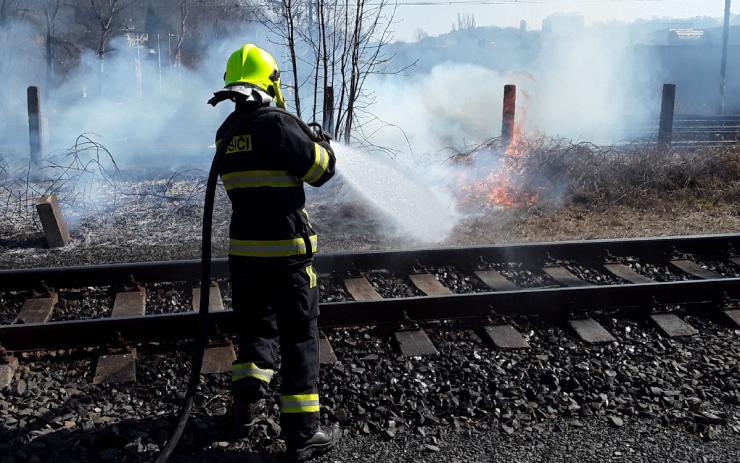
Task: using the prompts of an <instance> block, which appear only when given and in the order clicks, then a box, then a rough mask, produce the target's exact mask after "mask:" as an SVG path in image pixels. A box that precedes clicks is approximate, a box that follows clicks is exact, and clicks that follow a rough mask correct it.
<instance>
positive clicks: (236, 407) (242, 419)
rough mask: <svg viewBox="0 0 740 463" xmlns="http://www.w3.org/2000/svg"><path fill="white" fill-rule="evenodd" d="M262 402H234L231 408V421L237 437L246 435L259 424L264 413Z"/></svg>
mask: <svg viewBox="0 0 740 463" xmlns="http://www.w3.org/2000/svg"><path fill="white" fill-rule="evenodd" d="M262 403H263V401H262V400H259V401H257V402H247V401H244V400H238V399H237V400H234V403H233V405H232V406H231V419H232V423H233V430H234V433H235V434H236V435H242V434H245V433H246V431H248V428H250V427H252V426H254V425H255V424H257V422H259V419H260V413H261V411H262Z"/></svg>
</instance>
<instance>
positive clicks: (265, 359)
mask: <svg viewBox="0 0 740 463" xmlns="http://www.w3.org/2000/svg"><path fill="white" fill-rule="evenodd" d="M243 261H244V259H239V258H230V260H229V267H230V271H231V287H232V298H233V307H234V312H235V314H236V318H237V323H238V324H239V329H238V332H239V340H238V349H239V354H238V356H237V360H236V361H235V362H234V364H233V366H232V389H233V394H234V403H235V406H240V404H241V405H245V404H249V403H254V402H256V401H258V400H259V399H261V398H262V397H263V396H264V395H265V394H266V393H267V387H268V385H269V383H270V380H271V379H272V376H273V374H274V372H275V371H274V370H275V355H276V350H277V348H278V346H279V349H280V359H281V380H282V383H281V390H280V392H281V409H280V410H281V413H280V423H281V427H282V430H283V435H284V436H285V437H286V438H302V437H309V436H311V435H313V433H314V432H315V431H316V429H317V428H318V426H319V396H318V379H319V346H318V326H317V317H318V315H319V291H318V286H317V281H316V274H315V272H314V271H313V267H312V266H311V260H310V259H309V260H307V261H303V262H301V263H298V264H295V265H290V266H287V267H274V268H272V267H271V266H264V265H254V264H251V263H244V262H243Z"/></svg>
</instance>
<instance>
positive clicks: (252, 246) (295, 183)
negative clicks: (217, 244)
mask: <svg viewBox="0 0 740 463" xmlns="http://www.w3.org/2000/svg"><path fill="white" fill-rule="evenodd" d="M249 111H251V113H246V112H249ZM245 116H246V117H245ZM232 129H233V130H234V131H235V132H236V135H235V136H234V137H233V138H232V139H231V140H230V141H229V142H228V143H229V145H228V147H227V148H226V151H225V154H224V156H223V158H222V160H221V166H220V171H219V174H220V176H221V180H222V182H223V184H224V188H225V189H226V192H227V194H228V196H229V199H230V200H231V203H232V216H231V225H230V228H229V237H230V243H229V254H230V255H231V256H233V257H243V258H306V257H310V256H311V255H313V253H315V252H316V251H317V238H316V233H315V232H314V231H313V228H312V227H311V224H310V223H309V221H308V215H307V214H306V213H305V210H304V209H303V208H304V206H305V201H306V197H305V193H304V191H303V183H304V182H305V183H308V184H309V185H312V186H316V187H318V186H321V185H323V184H324V183H326V182H327V181H328V180H329V179H330V178H331V177H332V176H333V175H334V165H335V162H336V160H335V157H334V152H333V151H332V149H331V146H330V145H329V143H327V142H319V143H316V142H314V141H313V140H312V139H311V137H309V136H308V135H307V134H306V133H305V132H304V130H303V128H302V127H301V125H300V122H299V121H298V120H296V119H295V117H294V116H292V115H290V114H288V113H286V112H285V111H282V110H277V109H274V108H265V107H263V108H259V109H254V108H245V107H241V108H240V107H239V106H237V110H236V111H234V112H233V113H232V114H231V115H229V117H228V118H227V119H226V120H225V121H224V123H223V124H222V125H221V127H220V128H219V129H218V132H217V134H216V144H217V145H219V144H220V143H221V141H222V137H223V136H224V134H225V133H233V132H231V131H232Z"/></svg>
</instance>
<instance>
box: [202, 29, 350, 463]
mask: <svg viewBox="0 0 740 463" xmlns="http://www.w3.org/2000/svg"><path fill="white" fill-rule="evenodd" d="M224 82H225V84H226V86H225V88H224V89H223V90H220V91H217V92H216V93H214V97H213V98H212V99H211V100H210V101H209V103H211V104H212V105H213V106H215V105H216V104H218V103H219V102H221V101H224V100H227V99H228V100H232V101H234V102H235V110H234V112H232V113H231V114H230V115H229V116H228V118H227V119H226V120H225V121H224V123H223V124H222V125H221V127H220V128H219V129H218V132H217V134H216V146H217V147H219V146H220V145H221V144H222V143H226V144H228V145H227V148H226V150H225V152H224V153H223V156H222V158H221V161H220V168H219V175H220V176H221V180H222V181H223V185H224V187H225V189H226V192H227V194H228V196H229V199H230V200H231V203H232V215H231V224H230V228H229V238H230V243H229V269H230V272H231V285H232V293H233V294H232V297H233V307H234V311H235V313H236V316H237V320H238V323H239V341H238V348H239V355H238V357H237V360H236V361H235V362H234V364H233V366H232V390H233V396H234V403H233V409H232V416H233V419H234V422H235V425H236V426H237V427H240V428H241V429H242V431H243V430H244V427H248V426H251V425H253V424H254V423H256V422H257V421H258V417H259V415H260V412H261V409H262V407H263V406H264V400H263V397H264V396H265V394H266V393H267V388H268V385H269V383H270V380H271V379H272V377H273V375H274V374H275V350H276V348H277V346H278V344H279V347H280V355H281V362H282V366H281V376H282V385H281V408H280V410H281V413H280V424H281V429H282V436H283V438H284V439H285V442H286V448H287V453H288V456H290V457H292V458H295V459H298V460H305V459H308V458H311V457H312V456H315V455H318V454H320V453H323V452H325V451H327V450H329V449H330V448H331V447H332V446H333V445H334V444H335V442H336V441H337V440H338V438H339V435H340V431H339V429H337V428H326V429H322V428H321V427H320V426H319V394H318V379H319V359H318V355H319V352H318V327H317V317H318V315H319V292H318V287H317V276H316V272H315V271H314V269H313V266H312V260H313V259H312V257H313V255H314V254H315V253H316V250H317V241H316V233H315V232H314V230H313V228H312V227H311V224H310V222H309V217H308V214H307V213H306V210H305V208H304V205H305V194H304V191H303V183H304V182H305V183H308V184H309V185H311V186H314V187H318V186H321V185H323V184H324V183H326V182H327V181H328V180H329V179H330V178H331V177H332V176H333V175H334V164H335V158H334V152H333V151H332V149H331V147H330V146H329V142H328V136H326V134H324V136H321V134H316V133H313V132H312V131H311V129H310V128H309V127H308V126H306V125H305V124H304V123H303V122H302V121H300V120H299V119H298V118H297V117H295V116H293V115H292V114H290V113H288V112H287V111H285V110H284V109H283V108H284V107H285V100H284V98H283V95H282V92H281V89H280V71H279V70H278V66H277V63H276V61H275V59H274V58H273V57H272V56H271V55H270V54H269V53H267V52H266V51H264V50H262V49H260V48H258V47H257V46H255V45H253V44H249V43H248V44H246V45H244V46H243V47H241V48H240V49H238V50H237V51H235V52H234V53H233V54H232V55H231V57H230V58H229V60H228V62H227V64H226V73H225V75H224ZM273 102H274V103H275V106H276V107H273V106H271V103H273ZM278 340H279V341H278Z"/></svg>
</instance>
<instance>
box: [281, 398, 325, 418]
mask: <svg viewBox="0 0 740 463" xmlns="http://www.w3.org/2000/svg"><path fill="white" fill-rule="evenodd" d="M319 408H320V407H319V395H318V394H298V395H284V396H283V397H282V399H281V407H280V411H281V412H282V413H315V412H318V411H319Z"/></svg>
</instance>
